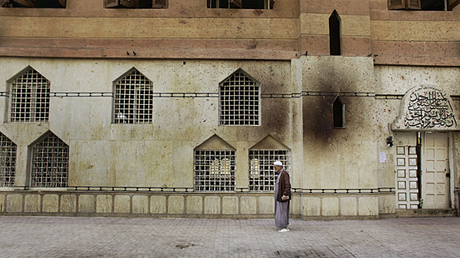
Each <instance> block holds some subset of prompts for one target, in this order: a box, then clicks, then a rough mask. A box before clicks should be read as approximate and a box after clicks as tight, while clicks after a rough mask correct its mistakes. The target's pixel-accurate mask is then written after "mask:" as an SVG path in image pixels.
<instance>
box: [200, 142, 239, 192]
mask: <svg viewBox="0 0 460 258" xmlns="http://www.w3.org/2000/svg"><path fill="white" fill-rule="evenodd" d="M193 160H194V177H195V178H194V183H193V184H194V189H195V191H198V192H232V191H235V170H236V164H235V161H236V151H235V149H234V148H233V147H232V146H230V145H229V144H228V143H226V142H225V141H224V140H222V139H221V138H220V137H219V136H217V135H214V136H212V137H211V138H209V139H208V140H206V141H205V142H204V143H202V144H201V145H200V146H198V147H196V148H195V156H194V159H193Z"/></svg>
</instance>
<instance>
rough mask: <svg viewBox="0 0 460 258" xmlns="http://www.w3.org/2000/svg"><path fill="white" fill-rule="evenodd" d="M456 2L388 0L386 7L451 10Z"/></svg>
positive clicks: (458, 1) (442, 0)
mask: <svg viewBox="0 0 460 258" xmlns="http://www.w3.org/2000/svg"><path fill="white" fill-rule="evenodd" d="M446 3H447V6H446ZM458 4H460V0H447V1H445V0H388V9H389V10H424V11H445V10H452V9H453V8H454V7H455V6H457V5H458ZM446 7H447V8H446Z"/></svg>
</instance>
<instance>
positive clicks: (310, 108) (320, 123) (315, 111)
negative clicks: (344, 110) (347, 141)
mask: <svg viewBox="0 0 460 258" xmlns="http://www.w3.org/2000/svg"><path fill="white" fill-rule="evenodd" d="M333 65H334V64H333V63H330V65H324V66H323V67H322V68H321V69H319V71H318V73H317V74H318V76H321V77H320V78H319V80H316V82H317V83H316V84H313V85H309V86H311V88H312V89H315V91H319V92H321V94H322V95H323V96H304V97H303V101H302V112H303V120H304V121H303V134H304V139H311V140H313V141H315V142H319V143H321V144H326V143H330V142H331V141H333V140H334V139H335V137H336V135H337V134H338V132H339V131H340V130H343V129H338V128H334V127H333V108H332V105H333V102H334V100H335V98H336V97H337V96H340V95H341V94H340V93H343V92H353V91H356V89H353V87H352V85H351V84H352V83H350V81H354V80H353V79H352V78H349V75H348V74H345V73H343V72H340V71H337V70H336V69H334V67H333ZM304 90H307V91H308V89H304ZM331 93H333V94H331ZM340 98H341V100H342V102H343V104H345V106H346V104H347V103H350V101H352V98H348V97H345V96H340ZM347 115H349V114H347ZM347 115H346V116H345V120H347ZM345 124H346V122H345ZM340 133H342V134H343V132H340Z"/></svg>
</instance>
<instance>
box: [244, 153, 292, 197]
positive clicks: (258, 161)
mask: <svg viewBox="0 0 460 258" xmlns="http://www.w3.org/2000/svg"><path fill="white" fill-rule="evenodd" d="M275 160H279V161H281V162H282V163H283V168H284V170H286V171H289V167H290V166H289V152H288V151H287V150H249V190H250V191H274V190H275V183H276V174H275V170H274V168H273V162H274V161H275Z"/></svg>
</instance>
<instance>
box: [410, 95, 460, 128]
mask: <svg viewBox="0 0 460 258" xmlns="http://www.w3.org/2000/svg"><path fill="white" fill-rule="evenodd" d="M408 97H409V99H408V104H407V109H406V116H405V119H404V126H405V127H406V128H408V127H409V128H419V129H433V128H434V129H435V128H451V127H454V128H455V127H457V121H456V119H455V115H454V112H453V109H452V106H451V104H450V101H449V99H448V98H447V97H445V96H444V94H443V93H442V92H441V91H439V90H437V89H435V88H433V87H423V88H419V89H417V90H415V91H413V92H412V93H410V95H409V96H408Z"/></svg>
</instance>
